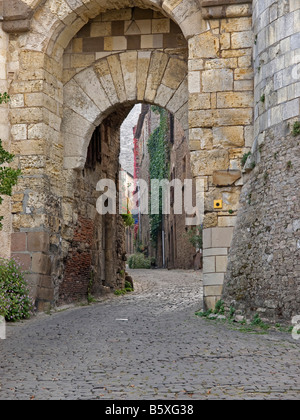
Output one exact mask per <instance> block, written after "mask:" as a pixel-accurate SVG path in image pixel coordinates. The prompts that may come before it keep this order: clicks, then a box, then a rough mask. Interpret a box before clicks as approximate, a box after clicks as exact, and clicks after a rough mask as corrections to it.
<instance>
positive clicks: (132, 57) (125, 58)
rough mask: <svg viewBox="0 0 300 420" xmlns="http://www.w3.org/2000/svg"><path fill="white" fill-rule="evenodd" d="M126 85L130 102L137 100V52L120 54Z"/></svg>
mask: <svg viewBox="0 0 300 420" xmlns="http://www.w3.org/2000/svg"><path fill="white" fill-rule="evenodd" d="M120 60H121V66H122V72H123V79H124V85H125V90H126V96H127V100H128V101H132V100H135V99H136V78H137V76H136V75H137V52H136V51H129V52H126V53H123V54H120Z"/></svg>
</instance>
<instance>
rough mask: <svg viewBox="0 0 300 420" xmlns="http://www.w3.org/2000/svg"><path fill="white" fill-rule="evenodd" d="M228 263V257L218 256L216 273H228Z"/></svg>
mask: <svg viewBox="0 0 300 420" xmlns="http://www.w3.org/2000/svg"><path fill="white" fill-rule="evenodd" d="M227 262H228V257H227V256H220V255H217V256H216V272H217V273H226V269H227Z"/></svg>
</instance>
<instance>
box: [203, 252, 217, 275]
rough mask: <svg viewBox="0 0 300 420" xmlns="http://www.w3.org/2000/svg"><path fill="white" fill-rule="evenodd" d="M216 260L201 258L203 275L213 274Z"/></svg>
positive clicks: (213, 258)
mask: <svg viewBox="0 0 300 420" xmlns="http://www.w3.org/2000/svg"><path fill="white" fill-rule="evenodd" d="M215 272H216V260H215V257H214V256H212V257H203V273H215Z"/></svg>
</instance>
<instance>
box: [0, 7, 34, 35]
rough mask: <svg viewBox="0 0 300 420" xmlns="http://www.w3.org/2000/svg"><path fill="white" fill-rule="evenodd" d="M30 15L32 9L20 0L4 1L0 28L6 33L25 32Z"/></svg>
mask: <svg viewBox="0 0 300 420" xmlns="http://www.w3.org/2000/svg"><path fill="white" fill-rule="evenodd" d="M32 15H33V9H31V7H29V6H28V5H27V4H25V3H23V2H22V1H21V0H4V2H3V27H2V28H3V30H4V31H5V32H8V33H19V32H27V31H29V29H30V23H31V18H32Z"/></svg>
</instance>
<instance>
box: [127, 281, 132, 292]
mask: <svg viewBox="0 0 300 420" xmlns="http://www.w3.org/2000/svg"><path fill="white" fill-rule="evenodd" d="M125 290H126V292H133V290H134V289H133V287H132V285H131V283H129V281H125Z"/></svg>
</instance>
